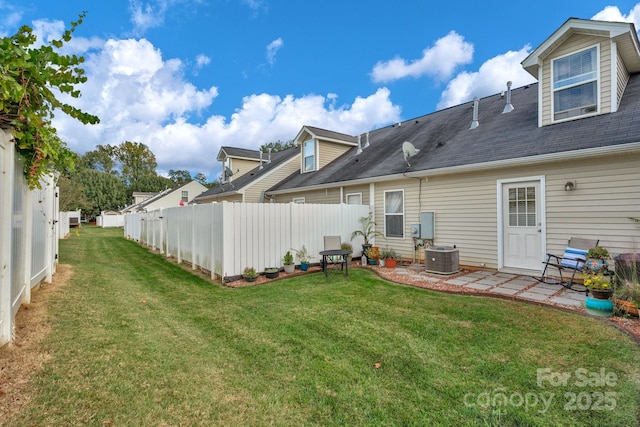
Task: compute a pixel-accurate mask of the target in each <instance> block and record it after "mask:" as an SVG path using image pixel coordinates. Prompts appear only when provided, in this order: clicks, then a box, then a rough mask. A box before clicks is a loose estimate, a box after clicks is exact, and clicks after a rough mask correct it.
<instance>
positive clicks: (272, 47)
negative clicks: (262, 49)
mask: <svg viewBox="0 0 640 427" xmlns="http://www.w3.org/2000/svg"><path fill="white" fill-rule="evenodd" d="M283 44H284V42H283V41H282V38H280V37H278V38H277V39H275V40H274V41H272V42H271V43H269V44H268V45H267V61H268V62H269V64H270V65H273V63H274V62H275V61H276V53H278V51H279V50H280V48H281V47H282V46H283Z"/></svg>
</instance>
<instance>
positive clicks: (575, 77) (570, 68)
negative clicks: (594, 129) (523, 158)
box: [552, 46, 598, 121]
mask: <svg viewBox="0 0 640 427" xmlns="http://www.w3.org/2000/svg"><path fill="white" fill-rule="evenodd" d="M552 70H553V120H554V121H558V120H565V119H571V118H574V117H579V116H582V115H586V114H592V113H596V112H597V111H598V48H597V46H594V47H592V48H589V49H586V50H582V51H580V52H577V53H574V54H571V55H567V56H563V57H560V58H557V59H555V60H553V62H552Z"/></svg>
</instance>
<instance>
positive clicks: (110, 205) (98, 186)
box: [73, 169, 128, 217]
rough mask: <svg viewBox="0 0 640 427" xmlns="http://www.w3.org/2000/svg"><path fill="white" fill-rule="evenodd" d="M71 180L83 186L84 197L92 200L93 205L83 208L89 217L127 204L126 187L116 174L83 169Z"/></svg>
mask: <svg viewBox="0 0 640 427" xmlns="http://www.w3.org/2000/svg"><path fill="white" fill-rule="evenodd" d="M73 181H74V184H79V185H80V186H82V187H83V188H84V197H85V198H86V199H88V200H91V202H92V205H93V206H91V208H86V209H85V210H84V211H85V212H86V214H87V216H89V217H95V216H98V215H99V214H100V212H101V211H110V210H119V209H120V208H122V207H124V206H125V205H126V204H127V200H128V199H127V188H126V187H125V185H124V184H123V182H122V181H121V180H120V179H119V178H118V177H116V176H113V175H111V174H108V173H105V172H100V171H97V170H93V169H83V170H81V171H80V172H78V173H77V174H76V175H75V176H74V179H73Z"/></svg>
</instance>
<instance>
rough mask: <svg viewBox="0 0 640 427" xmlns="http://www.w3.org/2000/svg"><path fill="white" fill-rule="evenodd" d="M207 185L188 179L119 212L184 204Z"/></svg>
mask: <svg viewBox="0 0 640 427" xmlns="http://www.w3.org/2000/svg"><path fill="white" fill-rule="evenodd" d="M206 189H207V187H205V186H204V185H202V184H200V183H199V182H197V181H190V182H188V183H186V184H184V185H182V186H180V187H178V188H168V189H166V190H164V191H161V192H159V193H156V194H154V195H153V196H152V197H149V198H147V199H145V200H144V201H142V202H140V203H137V204H134V205H131V206H127V207H126V208H124V209H123V210H122V211H121V213H129V212H144V211H147V212H148V211H153V210H155V209H162V208H172V207H175V206H184V205H186V204H188V203H190V202H191V201H192V200H193V199H194V198H195V197H196V196H197V195H198V194H201V193H202V192H203V191H205V190H206Z"/></svg>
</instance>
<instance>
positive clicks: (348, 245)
mask: <svg viewBox="0 0 640 427" xmlns="http://www.w3.org/2000/svg"><path fill="white" fill-rule="evenodd" d="M340 249H342V250H343V251H352V252H353V245H352V244H351V242H342V243H340ZM345 258H346V259H347V262H348V263H351V258H352V254H349V255H347V256H346V257H345Z"/></svg>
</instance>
